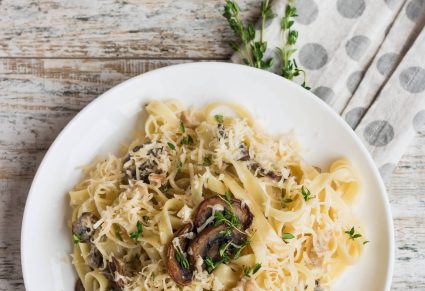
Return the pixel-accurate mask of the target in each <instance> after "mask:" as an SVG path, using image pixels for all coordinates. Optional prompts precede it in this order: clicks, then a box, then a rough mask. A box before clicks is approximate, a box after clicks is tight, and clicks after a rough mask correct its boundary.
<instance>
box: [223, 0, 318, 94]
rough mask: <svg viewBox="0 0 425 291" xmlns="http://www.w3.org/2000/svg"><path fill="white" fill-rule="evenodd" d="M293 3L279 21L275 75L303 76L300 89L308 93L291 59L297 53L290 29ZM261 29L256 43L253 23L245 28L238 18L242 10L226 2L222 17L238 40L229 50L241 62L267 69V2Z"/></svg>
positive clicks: (229, 0) (270, 14) (270, 15)
mask: <svg viewBox="0 0 425 291" xmlns="http://www.w3.org/2000/svg"><path fill="white" fill-rule="evenodd" d="M294 4H295V0H289V1H288V5H287V6H286V9H285V14H284V16H283V17H282V19H281V21H280V28H281V31H282V35H283V40H284V42H283V44H282V47H281V48H276V54H277V57H278V58H279V59H280V67H279V70H278V74H279V75H280V76H282V77H284V78H286V79H288V80H293V79H294V77H298V76H300V75H302V76H303V82H302V83H301V86H302V87H304V88H306V89H307V90H309V89H310V87H308V86H307V84H306V73H305V71H304V70H302V69H300V68H299V67H298V64H297V62H296V61H295V59H294V58H293V57H292V56H293V54H294V53H295V51H296V48H295V44H296V42H297V39H298V32H297V31H296V30H294V29H293V28H292V26H293V25H294V18H295V17H296V16H297V10H296V8H295V5H294ZM260 10H261V20H260V21H261V27H260V37H259V40H258V41H256V40H255V39H256V35H255V28H254V25H253V24H252V23H249V24H248V25H244V24H243V22H242V21H241V19H240V17H239V13H240V11H241V9H240V7H239V5H238V4H237V3H236V1H232V0H226V5H225V6H224V13H223V16H224V17H225V18H226V19H227V21H228V23H229V25H230V28H231V29H232V30H233V32H234V33H235V34H236V36H237V37H238V38H239V41H240V42H241V43H242V45H239V43H237V42H235V41H232V42H230V43H229V44H230V47H231V48H232V49H233V50H235V51H236V52H238V53H239V54H240V55H241V57H242V61H243V62H244V63H245V64H246V65H248V66H252V67H255V68H259V69H268V68H270V67H271V66H272V64H273V58H267V59H265V58H264V53H265V52H266V50H267V42H266V41H264V25H265V22H266V21H267V20H269V19H271V18H273V17H274V15H273V12H272V10H271V7H270V3H269V0H266V1H264V2H262V3H261V6H260Z"/></svg>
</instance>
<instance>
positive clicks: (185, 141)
mask: <svg viewBox="0 0 425 291" xmlns="http://www.w3.org/2000/svg"><path fill="white" fill-rule="evenodd" d="M180 143H181V144H186V145H187V144H193V138H192V136H190V135H187V136H184V137H183V138H182V140H181V142H180Z"/></svg>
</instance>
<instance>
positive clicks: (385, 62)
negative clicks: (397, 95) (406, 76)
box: [376, 53, 398, 76]
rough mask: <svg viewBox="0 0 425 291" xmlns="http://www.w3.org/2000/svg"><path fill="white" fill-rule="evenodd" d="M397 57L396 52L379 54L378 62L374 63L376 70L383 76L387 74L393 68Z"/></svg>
mask: <svg viewBox="0 0 425 291" xmlns="http://www.w3.org/2000/svg"><path fill="white" fill-rule="evenodd" d="M397 59H398V54H396V53H386V54H383V55H382V56H380V57H379V59H378V62H377V63H376V68H377V69H378V72H379V73H381V74H382V75H383V76H388V75H389V73H390V72H391V71H392V70H393V69H394V66H395V65H396V62H397Z"/></svg>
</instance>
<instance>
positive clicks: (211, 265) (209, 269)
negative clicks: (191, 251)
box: [204, 256, 216, 274]
mask: <svg viewBox="0 0 425 291" xmlns="http://www.w3.org/2000/svg"><path fill="white" fill-rule="evenodd" d="M204 262H205V265H206V266H207V272H208V274H211V272H212V271H214V269H215V268H216V263H214V261H213V260H212V259H211V258H210V257H208V256H207V257H205V260H204Z"/></svg>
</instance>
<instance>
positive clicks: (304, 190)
mask: <svg viewBox="0 0 425 291" xmlns="http://www.w3.org/2000/svg"><path fill="white" fill-rule="evenodd" d="M301 194H302V195H303V197H304V200H305V201H308V200H310V199H313V198H315V197H316V196H313V195H311V192H310V190H308V189H307V188H306V187H304V186H302V187H301Z"/></svg>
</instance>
